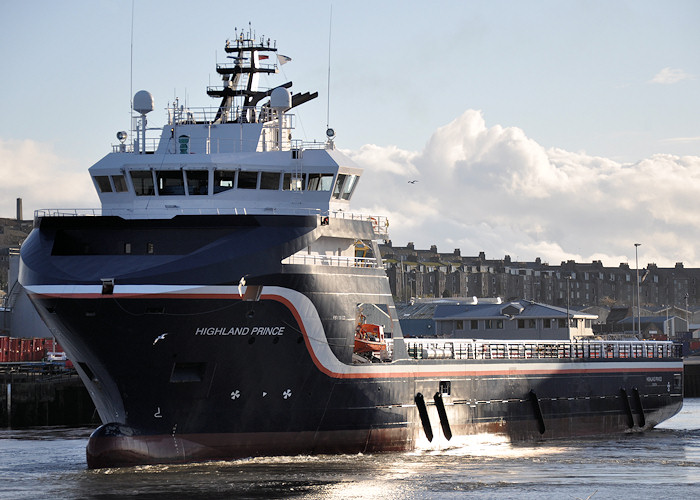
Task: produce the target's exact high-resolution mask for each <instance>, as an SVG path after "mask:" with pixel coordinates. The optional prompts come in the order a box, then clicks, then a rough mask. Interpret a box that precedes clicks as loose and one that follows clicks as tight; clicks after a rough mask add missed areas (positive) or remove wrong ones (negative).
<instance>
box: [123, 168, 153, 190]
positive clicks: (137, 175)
mask: <svg viewBox="0 0 700 500" xmlns="http://www.w3.org/2000/svg"><path fill="white" fill-rule="evenodd" d="M129 174H130V175H131V183H132V184H133V185H134V191H135V192H136V196H152V195H154V194H155V188H154V186H153V175H152V174H151V171H150V170H132V171H131V172H129Z"/></svg>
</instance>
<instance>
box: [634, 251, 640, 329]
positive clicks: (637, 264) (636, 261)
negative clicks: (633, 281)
mask: <svg viewBox="0 0 700 500" xmlns="http://www.w3.org/2000/svg"><path fill="white" fill-rule="evenodd" d="M639 245H641V243H635V244H634V264H635V268H636V270H637V333H638V334H639V335H640V336H641V334H642V315H641V311H640V309H641V307H642V305H641V302H640V300H639V257H638V254H637V249H638V248H639ZM632 334H633V335H634V317H632Z"/></svg>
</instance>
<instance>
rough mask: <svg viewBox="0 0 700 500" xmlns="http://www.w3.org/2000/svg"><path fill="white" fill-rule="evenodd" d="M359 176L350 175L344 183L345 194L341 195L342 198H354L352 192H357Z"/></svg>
mask: <svg viewBox="0 0 700 500" xmlns="http://www.w3.org/2000/svg"><path fill="white" fill-rule="evenodd" d="M359 178H360V176H359V175H348V176H347V178H346V179H345V182H344V183H343V193H342V194H341V196H340V197H341V198H342V199H344V200H349V199H350V197H351V196H352V192H353V191H354V190H355V186H356V185H357V179H359Z"/></svg>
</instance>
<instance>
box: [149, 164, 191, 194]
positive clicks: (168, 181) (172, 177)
mask: <svg viewBox="0 0 700 500" xmlns="http://www.w3.org/2000/svg"><path fill="white" fill-rule="evenodd" d="M156 179H158V194H160V195H161V196H172V195H183V194H185V181H184V179H183V177H182V170H158V171H157V172H156Z"/></svg>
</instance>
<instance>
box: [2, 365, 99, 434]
mask: <svg viewBox="0 0 700 500" xmlns="http://www.w3.org/2000/svg"><path fill="white" fill-rule="evenodd" d="M99 423H100V421H99V417H98V415H97V412H96V411H95V405H94V404H93V403H92V400H91V399H90V395H89V394H88V391H87V389H85V386H84V385H83V383H82V382H81V381H80V378H79V377H78V375H77V374H76V373H75V372H74V371H72V372H68V373H60V374H50V375H45V374H31V373H29V374H28V373H1V374H0V427H12V428H20V427H33V426H44V425H65V426H71V427H78V426H83V425H99Z"/></svg>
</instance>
